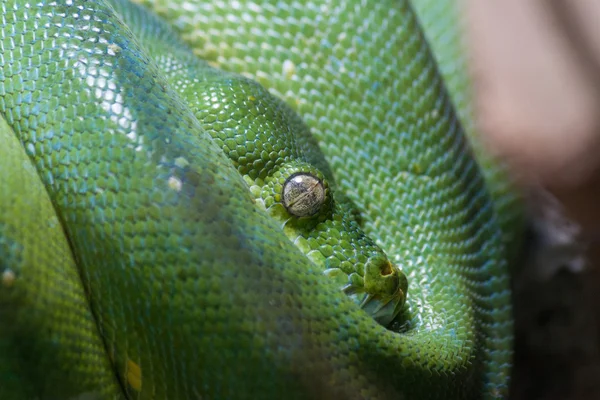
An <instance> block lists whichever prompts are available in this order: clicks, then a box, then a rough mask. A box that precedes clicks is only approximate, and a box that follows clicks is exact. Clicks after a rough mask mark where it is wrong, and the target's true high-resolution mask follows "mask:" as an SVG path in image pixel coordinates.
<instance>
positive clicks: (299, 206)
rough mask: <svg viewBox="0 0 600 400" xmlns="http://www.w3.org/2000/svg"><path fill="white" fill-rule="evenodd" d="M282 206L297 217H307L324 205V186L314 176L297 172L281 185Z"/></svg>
mask: <svg viewBox="0 0 600 400" xmlns="http://www.w3.org/2000/svg"><path fill="white" fill-rule="evenodd" d="M281 197H282V200H283V206H284V207H285V208H286V210H287V211H288V212H289V213H290V214H292V215H295V216H297V217H308V216H311V215H314V214H316V213H318V212H319V210H320V209H321V206H322V205H323V203H325V186H324V185H323V182H322V181H321V180H320V179H319V178H317V177H316V176H314V175H311V174H309V173H306V172H299V173H295V174H293V175H291V176H290V177H289V178H287V179H286V181H285V183H284V184H283V193H282V196H281Z"/></svg>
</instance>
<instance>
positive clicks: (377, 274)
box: [343, 255, 408, 326]
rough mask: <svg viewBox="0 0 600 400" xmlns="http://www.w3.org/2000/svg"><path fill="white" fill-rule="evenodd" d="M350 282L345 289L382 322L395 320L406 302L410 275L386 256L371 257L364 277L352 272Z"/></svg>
mask: <svg viewBox="0 0 600 400" xmlns="http://www.w3.org/2000/svg"><path fill="white" fill-rule="evenodd" d="M348 281H349V283H348V285H346V286H345V287H344V288H343V291H344V292H345V293H346V294H348V295H351V296H352V297H354V298H355V299H356V300H357V301H358V302H359V305H360V307H361V308H362V309H363V310H365V311H366V312H367V313H368V314H369V315H370V316H371V317H373V319H375V320H376V321H377V322H378V323H380V324H381V325H384V326H387V325H388V324H389V323H390V322H392V320H393V319H394V318H395V317H396V315H398V313H399V312H400V310H401V309H402V306H403V305H404V302H405V301H406V292H407V290H408V280H407V279H406V275H404V273H403V272H402V271H401V270H400V268H398V267H397V266H396V265H394V264H392V263H391V262H390V261H389V260H388V259H387V258H386V257H382V256H380V255H377V256H374V257H371V258H370V259H369V260H368V261H367V262H366V263H365V268H364V276H362V277H361V276H360V275H359V274H357V273H352V274H350V275H349V276H348Z"/></svg>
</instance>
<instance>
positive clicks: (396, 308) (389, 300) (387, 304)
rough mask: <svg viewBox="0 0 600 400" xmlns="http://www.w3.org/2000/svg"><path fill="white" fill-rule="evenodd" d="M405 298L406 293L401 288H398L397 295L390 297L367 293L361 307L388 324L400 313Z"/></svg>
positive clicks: (378, 320) (383, 323) (380, 322)
mask: <svg viewBox="0 0 600 400" xmlns="http://www.w3.org/2000/svg"><path fill="white" fill-rule="evenodd" d="M405 300H406V296H405V293H404V292H402V290H401V289H400V288H398V293H397V294H396V295H394V296H388V297H378V296H375V295H372V294H368V293H365V295H364V296H363V299H362V301H361V303H360V307H361V308H362V309H363V310H364V311H365V312H366V313H367V314H369V315H370V316H371V317H372V318H373V319H374V320H375V321H377V322H378V323H379V324H381V325H383V326H387V325H389V324H390V323H391V322H392V321H393V320H394V318H396V316H397V315H398V314H399V313H400V310H402V306H404V302H405Z"/></svg>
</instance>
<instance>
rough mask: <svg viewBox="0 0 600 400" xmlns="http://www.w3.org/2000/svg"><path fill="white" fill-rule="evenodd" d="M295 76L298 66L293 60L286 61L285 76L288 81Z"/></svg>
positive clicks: (284, 64) (284, 63)
mask: <svg viewBox="0 0 600 400" xmlns="http://www.w3.org/2000/svg"><path fill="white" fill-rule="evenodd" d="M294 75H296V65H295V64H294V63H293V62H292V61H291V60H285V61H284V62H283V76H285V77H286V79H291V78H292V77H293V76H294Z"/></svg>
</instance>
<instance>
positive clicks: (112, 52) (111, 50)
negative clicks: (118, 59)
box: [107, 43, 121, 56]
mask: <svg viewBox="0 0 600 400" xmlns="http://www.w3.org/2000/svg"><path fill="white" fill-rule="evenodd" d="M120 52H121V46H119V45H118V44H115V43H111V44H109V45H108V49H107V53H108V55H109V56H116V55H117V54H119V53H120Z"/></svg>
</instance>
